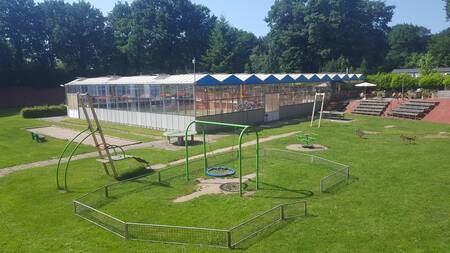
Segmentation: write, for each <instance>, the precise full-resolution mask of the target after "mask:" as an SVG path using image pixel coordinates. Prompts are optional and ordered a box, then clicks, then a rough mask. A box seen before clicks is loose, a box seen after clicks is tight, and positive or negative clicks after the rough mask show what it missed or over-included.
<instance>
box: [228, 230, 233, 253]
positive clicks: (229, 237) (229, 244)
mask: <svg viewBox="0 0 450 253" xmlns="http://www.w3.org/2000/svg"><path fill="white" fill-rule="evenodd" d="M227 246H228V248H229V249H232V248H233V245H232V244H231V230H228V231H227Z"/></svg>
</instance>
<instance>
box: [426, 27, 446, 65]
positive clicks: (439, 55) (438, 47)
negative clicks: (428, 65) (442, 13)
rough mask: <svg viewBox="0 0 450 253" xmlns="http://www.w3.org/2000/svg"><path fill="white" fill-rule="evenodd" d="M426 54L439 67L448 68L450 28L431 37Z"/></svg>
mask: <svg viewBox="0 0 450 253" xmlns="http://www.w3.org/2000/svg"><path fill="white" fill-rule="evenodd" d="M428 52H429V53H430V54H431V55H432V56H433V58H434V59H435V60H436V63H437V64H438V65H439V66H441V67H448V66H450V28H447V29H446V30H444V31H442V32H440V33H438V34H435V35H433V37H432V38H431V41H430V43H429V44H428Z"/></svg>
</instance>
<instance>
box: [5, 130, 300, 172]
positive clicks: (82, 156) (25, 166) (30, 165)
mask: <svg viewBox="0 0 450 253" xmlns="http://www.w3.org/2000/svg"><path fill="white" fill-rule="evenodd" d="M299 132H300V131H295V132H289V133H285V134H279V135H273V136H269V137H266V138H261V139H260V140H259V142H260V143H264V142H268V141H272V140H277V139H281V138H285V137H289V136H292V135H295V134H297V133H299ZM156 142H161V141H156ZM255 144H256V140H253V141H249V142H245V143H243V144H242V147H248V146H252V145H255ZM155 145H156V144H155V142H145V143H140V144H136V145H132V146H127V147H124V149H125V150H132V149H141V148H149V147H155ZM236 148H237V146H230V147H226V148H221V149H216V150H214V151H211V152H208V153H207V156H212V155H217V154H223V153H227V152H230V151H233V150H234V149H236ZM97 155H98V154H97V152H91V153H85V154H80V155H76V156H73V157H72V161H76V160H81V159H87V158H94V157H97ZM202 157H203V154H200V155H195V156H191V157H190V158H189V160H196V159H200V158H202ZM65 161H66V159H64V160H63V162H65ZM184 162H185V159H179V160H176V161H173V162H170V163H168V164H156V165H152V166H151V167H152V169H155V170H159V169H164V168H167V167H171V166H176V165H180V164H183V163H184ZM56 164H58V159H51V160H46V161H39V162H34V163H28V164H21V165H16V166H12V167H8V168H3V169H0V177H4V176H6V175H8V174H11V173H14V172H16V171H22V170H28V169H32V168H38V167H45V166H50V165H56Z"/></svg>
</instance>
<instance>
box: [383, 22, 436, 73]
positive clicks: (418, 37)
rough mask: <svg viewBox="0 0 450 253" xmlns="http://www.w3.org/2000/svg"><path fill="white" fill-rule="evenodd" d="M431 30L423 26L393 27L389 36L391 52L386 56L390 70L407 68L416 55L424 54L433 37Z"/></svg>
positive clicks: (401, 25)
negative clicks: (409, 59) (412, 57)
mask: <svg viewBox="0 0 450 253" xmlns="http://www.w3.org/2000/svg"><path fill="white" fill-rule="evenodd" d="M430 34H431V33H430V30H429V29H427V28H425V27H423V26H416V25H411V24H400V25H395V26H394V27H392V30H391V31H390V32H389V35H388V42H389V52H388V54H387V56H386V60H387V64H388V65H389V66H390V68H399V67H405V65H406V64H407V60H408V58H409V57H411V56H412V55H413V54H414V53H416V54H417V53H424V52H426V50H427V43H428V41H429V39H430V37H431V35H430Z"/></svg>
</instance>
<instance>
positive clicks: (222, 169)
mask: <svg viewBox="0 0 450 253" xmlns="http://www.w3.org/2000/svg"><path fill="white" fill-rule="evenodd" d="M194 124H196V125H198V126H204V125H209V126H218V127H225V128H234V129H241V131H240V133H239V140H238V157H237V159H238V169H237V171H238V172H239V173H238V175H239V195H240V196H242V195H243V183H242V176H243V166H242V137H243V136H244V134H245V133H246V132H247V131H249V130H250V129H252V127H251V126H248V125H239V124H231V123H223V122H214V121H203V120H194V121H192V122H191V123H190V124H189V125H188V126H187V128H186V131H185V139H187V138H188V134H189V128H190V127H191V126H192V125H194ZM201 129H202V136H203V161H204V168H203V170H204V175H205V176H213V177H226V176H232V175H234V174H235V173H236V170H235V169H233V168H228V167H226V166H217V167H213V168H210V167H208V153H207V151H206V150H207V147H206V134H205V130H204V129H203V127H202V128H201ZM255 134H256V161H255V165H256V190H258V189H259V134H258V132H257V131H255ZM233 146H234V145H233ZM185 147H186V180H187V181H189V180H190V175H189V160H190V159H189V144H188V142H185ZM231 151H233V149H231ZM212 153H214V152H212Z"/></svg>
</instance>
